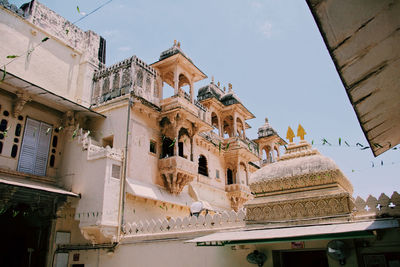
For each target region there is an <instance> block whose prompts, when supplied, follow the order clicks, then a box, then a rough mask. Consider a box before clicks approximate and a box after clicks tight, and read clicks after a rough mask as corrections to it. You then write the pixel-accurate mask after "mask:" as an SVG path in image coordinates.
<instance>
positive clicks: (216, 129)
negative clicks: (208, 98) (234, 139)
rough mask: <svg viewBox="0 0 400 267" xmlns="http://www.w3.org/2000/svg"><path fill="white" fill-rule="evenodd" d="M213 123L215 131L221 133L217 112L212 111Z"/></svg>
mask: <svg viewBox="0 0 400 267" xmlns="http://www.w3.org/2000/svg"><path fill="white" fill-rule="evenodd" d="M211 125H212V126H213V132H214V133H216V134H218V135H220V133H219V120H218V116H217V114H215V112H213V113H211Z"/></svg>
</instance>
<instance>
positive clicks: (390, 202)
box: [353, 191, 400, 217]
mask: <svg viewBox="0 0 400 267" xmlns="http://www.w3.org/2000/svg"><path fill="white" fill-rule="evenodd" d="M354 204H355V207H354V211H353V212H354V214H355V217H365V216H367V217H369V216H371V217H387V216H393V217H399V216H400V194H399V193H397V191H394V192H393V194H392V196H391V197H390V198H389V197H388V196H387V195H385V194H384V193H382V194H381V195H380V196H379V198H378V199H377V198H375V197H373V196H371V195H369V196H368V198H367V199H366V200H364V199H362V198H361V197H359V196H358V197H357V198H356V200H355V202H354Z"/></svg>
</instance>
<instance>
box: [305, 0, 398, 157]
mask: <svg viewBox="0 0 400 267" xmlns="http://www.w3.org/2000/svg"><path fill="white" fill-rule="evenodd" d="M307 3H308V6H309V8H310V10H311V12H312V14H313V16H314V19H315V21H316V23H317V25H318V28H319V31H320V32H321V35H322V37H323V39H324V42H325V44H326V47H327V48H328V51H329V53H330V56H331V57H332V60H333V62H334V64H335V67H336V70H337V72H338V74H339V76H340V78H341V80H342V83H343V85H344V87H345V89H346V93H347V95H348V97H349V99H350V102H351V104H352V106H353V108H354V111H355V112H356V115H357V118H358V121H359V123H360V125H361V128H362V130H363V132H364V134H365V137H366V138H367V140H368V142H369V145H370V147H371V149H372V152H373V154H374V155H375V156H378V155H380V154H382V153H383V152H385V151H387V150H389V149H390V148H391V147H393V146H395V145H397V144H399V143H400V108H399V103H400V76H399V69H400V46H399V40H400V31H399V28H400V4H399V3H398V2H393V1H368V2H366V1H363V0H352V1H338V0H307Z"/></svg>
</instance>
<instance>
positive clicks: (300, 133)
mask: <svg viewBox="0 0 400 267" xmlns="http://www.w3.org/2000/svg"><path fill="white" fill-rule="evenodd" d="M306 134H307V133H306V131H305V130H304V128H303V126H301V124H299V127H298V128H297V137H300V140H304V136H305V135H306Z"/></svg>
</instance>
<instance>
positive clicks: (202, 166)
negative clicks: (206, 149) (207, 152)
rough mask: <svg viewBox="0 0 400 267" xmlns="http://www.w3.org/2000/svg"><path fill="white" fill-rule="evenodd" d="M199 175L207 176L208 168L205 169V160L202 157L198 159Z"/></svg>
mask: <svg viewBox="0 0 400 267" xmlns="http://www.w3.org/2000/svg"><path fill="white" fill-rule="evenodd" d="M198 173H199V174H202V175H204V176H208V168H207V158H206V157H205V156H203V155H200V157H199V170H198Z"/></svg>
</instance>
